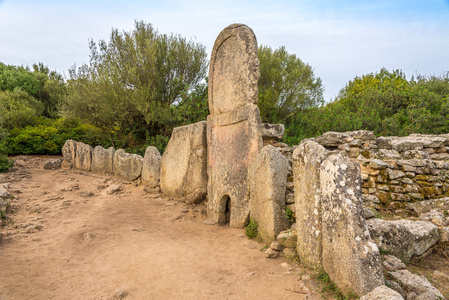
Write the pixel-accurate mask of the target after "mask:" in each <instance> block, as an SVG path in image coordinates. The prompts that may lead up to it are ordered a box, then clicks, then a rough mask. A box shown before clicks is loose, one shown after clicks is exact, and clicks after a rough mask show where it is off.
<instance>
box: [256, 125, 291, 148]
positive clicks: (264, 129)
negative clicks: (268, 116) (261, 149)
mask: <svg viewBox="0 0 449 300" xmlns="http://www.w3.org/2000/svg"><path fill="white" fill-rule="evenodd" d="M284 131H285V126H284V124H269V123H262V124H261V125H260V132H261V134H262V139H263V142H264V144H271V143H275V142H280V141H282V139H283V138H284Z"/></svg>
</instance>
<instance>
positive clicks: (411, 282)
mask: <svg viewBox="0 0 449 300" xmlns="http://www.w3.org/2000/svg"><path fill="white" fill-rule="evenodd" d="M388 274H390V275H391V276H392V277H393V278H394V279H395V280H396V281H397V282H399V284H400V285H401V286H402V288H403V289H404V290H405V291H406V292H407V293H408V294H410V293H412V292H413V293H416V294H417V295H418V296H420V295H422V294H425V293H427V297H429V298H421V299H432V298H430V297H433V295H435V296H436V297H439V298H440V299H446V298H444V297H443V295H442V294H441V293H440V291H439V290H437V289H436V288H435V287H434V286H433V285H432V284H431V283H430V282H429V281H428V280H427V279H426V277H424V276H419V275H416V274H413V273H411V272H410V271H409V270H397V271H393V272H389V273H388ZM432 294H433V295H432ZM437 299H438V298H437Z"/></svg>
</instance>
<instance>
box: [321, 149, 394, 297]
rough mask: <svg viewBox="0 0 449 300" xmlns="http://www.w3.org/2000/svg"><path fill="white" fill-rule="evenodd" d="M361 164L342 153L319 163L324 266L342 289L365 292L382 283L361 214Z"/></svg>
mask: <svg viewBox="0 0 449 300" xmlns="http://www.w3.org/2000/svg"><path fill="white" fill-rule="evenodd" d="M361 184H362V179H361V177H360V166H359V164H358V163H356V162H352V161H351V160H350V159H349V158H347V157H344V156H343V155H341V154H338V155H332V156H329V157H328V158H327V159H326V160H325V161H324V162H323V163H322V165H321V170H320V186H321V199H322V200H321V205H322V247H323V260H322V265H323V269H324V270H325V271H326V272H327V273H328V274H329V277H330V278H331V279H332V280H333V281H334V282H335V283H336V284H337V285H338V287H339V288H340V289H342V290H343V291H345V292H349V291H353V292H355V293H356V294H357V295H360V296H361V295H365V294H366V293H368V292H370V291H372V290H373V289H374V288H376V287H378V286H380V285H383V284H385V282H384V277H383V273H382V264H381V258H380V253H379V249H378V248H377V245H376V244H375V243H374V242H373V241H372V240H371V238H370V235H369V232H368V228H367V226H366V221H365V218H364V214H363V205H362V197H361Z"/></svg>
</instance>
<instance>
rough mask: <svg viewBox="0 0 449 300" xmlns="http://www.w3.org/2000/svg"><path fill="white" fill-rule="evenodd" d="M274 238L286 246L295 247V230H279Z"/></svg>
mask: <svg viewBox="0 0 449 300" xmlns="http://www.w3.org/2000/svg"><path fill="white" fill-rule="evenodd" d="M276 240H277V241H278V242H279V243H280V244H281V245H282V246H284V247H286V248H296V241H297V234H296V231H295V230H291V229H289V230H284V231H281V232H280V233H279V234H278V236H277V238H276Z"/></svg>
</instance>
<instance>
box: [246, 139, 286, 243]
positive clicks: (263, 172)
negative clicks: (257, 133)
mask: <svg viewBox="0 0 449 300" xmlns="http://www.w3.org/2000/svg"><path fill="white" fill-rule="evenodd" d="M287 175H288V160H287V158H285V157H284V156H283V155H282V154H281V152H280V151H279V150H277V149H276V148H274V147H273V146H265V147H263V148H262V150H261V151H260V154H259V155H258V156H257V159H256V160H255V161H254V163H253V164H252V165H251V167H250V196H251V197H250V207H251V217H252V218H254V219H255V220H256V221H257V222H258V224H259V235H260V237H261V238H262V239H263V240H265V241H273V240H275V239H276V237H277V235H278V234H279V233H280V232H281V231H282V230H285V229H287V227H288V221H287V219H286V218H285V190H286V185H287Z"/></svg>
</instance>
